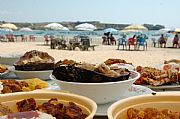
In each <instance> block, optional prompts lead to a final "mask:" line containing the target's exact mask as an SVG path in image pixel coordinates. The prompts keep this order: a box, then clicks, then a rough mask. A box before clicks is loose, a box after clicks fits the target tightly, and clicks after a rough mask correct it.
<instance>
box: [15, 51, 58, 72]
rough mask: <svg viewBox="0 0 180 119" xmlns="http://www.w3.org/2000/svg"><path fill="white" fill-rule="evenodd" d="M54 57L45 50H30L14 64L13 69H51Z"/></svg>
mask: <svg viewBox="0 0 180 119" xmlns="http://www.w3.org/2000/svg"><path fill="white" fill-rule="evenodd" d="M54 63H55V59H54V58H53V57H52V56H50V55H49V54H48V53H46V52H41V51H37V50H32V51H29V52H26V53H25V54H24V55H23V56H21V57H20V59H19V60H18V61H17V62H16V63H15V64H14V66H15V70H21V71H42V70H52V69H53V68H54Z"/></svg>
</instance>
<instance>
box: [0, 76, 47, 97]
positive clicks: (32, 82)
mask: <svg viewBox="0 0 180 119" xmlns="http://www.w3.org/2000/svg"><path fill="white" fill-rule="evenodd" d="M48 87H49V84H48V83H47V82H45V81H43V80H41V79H38V78H33V79H25V80H15V79H4V80H3V79H2V80H0V94H8V93H16V92H28V91H34V90H37V89H46V88H48Z"/></svg>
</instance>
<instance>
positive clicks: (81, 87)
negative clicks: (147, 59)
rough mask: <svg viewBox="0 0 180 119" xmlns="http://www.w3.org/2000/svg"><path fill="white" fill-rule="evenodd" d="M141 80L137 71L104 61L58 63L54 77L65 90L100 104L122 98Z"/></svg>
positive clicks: (53, 73)
mask: <svg viewBox="0 0 180 119" xmlns="http://www.w3.org/2000/svg"><path fill="white" fill-rule="evenodd" d="M139 77H140V74H139V73H138V72H136V71H129V70H128V69H126V68H114V67H113V68H110V66H109V65H107V64H105V63H104V62H102V63H99V64H96V65H94V64H89V63H85V62H76V61H73V60H67V59H65V60H63V61H59V62H57V63H56V64H55V68H54V70H53V72H52V75H50V79H52V81H54V82H55V83H57V84H58V86H59V87H60V88H61V89H62V90H67V91H70V92H72V93H76V94H79V95H84V96H86V97H89V98H91V99H93V100H94V101H95V102H96V103H97V104H105V103H109V102H113V101H115V100H117V99H119V98H120V97H121V96H122V95H123V94H124V93H125V91H127V90H128V89H129V88H130V87H131V85H132V84H133V83H134V82H135V80H137V79H138V78H139ZM112 92H113V93H112Z"/></svg>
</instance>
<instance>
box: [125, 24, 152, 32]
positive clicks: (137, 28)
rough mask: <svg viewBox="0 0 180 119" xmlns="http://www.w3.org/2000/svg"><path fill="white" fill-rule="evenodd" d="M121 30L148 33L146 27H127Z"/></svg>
mask: <svg viewBox="0 0 180 119" xmlns="http://www.w3.org/2000/svg"><path fill="white" fill-rule="evenodd" d="M123 30H127V31H131V30H132V31H148V29H147V28H146V27H144V26H143V25H129V26H127V27H125V28H124V29H123Z"/></svg>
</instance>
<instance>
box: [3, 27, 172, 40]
mask: <svg viewBox="0 0 180 119" xmlns="http://www.w3.org/2000/svg"><path fill="white" fill-rule="evenodd" d="M6 34H13V35H15V36H21V35H34V36H37V37H38V36H39V37H41V36H44V35H49V36H51V35H53V36H67V37H68V36H70V37H71V36H77V35H86V36H90V37H101V36H103V34H104V30H95V31H76V30H74V31H60V30H33V31H6V30H2V29H1V30H0V35H6ZM124 34H126V36H127V38H129V37H132V36H133V35H135V34H136V35H139V34H145V35H146V36H147V38H148V39H152V38H156V39H157V38H158V37H160V35H161V34H164V35H165V36H166V37H168V38H173V37H174V34H171V33H165V32H159V31H158V30H150V31H147V32H129V33H124V32H121V31H119V32H117V33H113V35H114V37H115V38H116V39H117V38H120V37H121V36H122V35H124Z"/></svg>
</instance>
